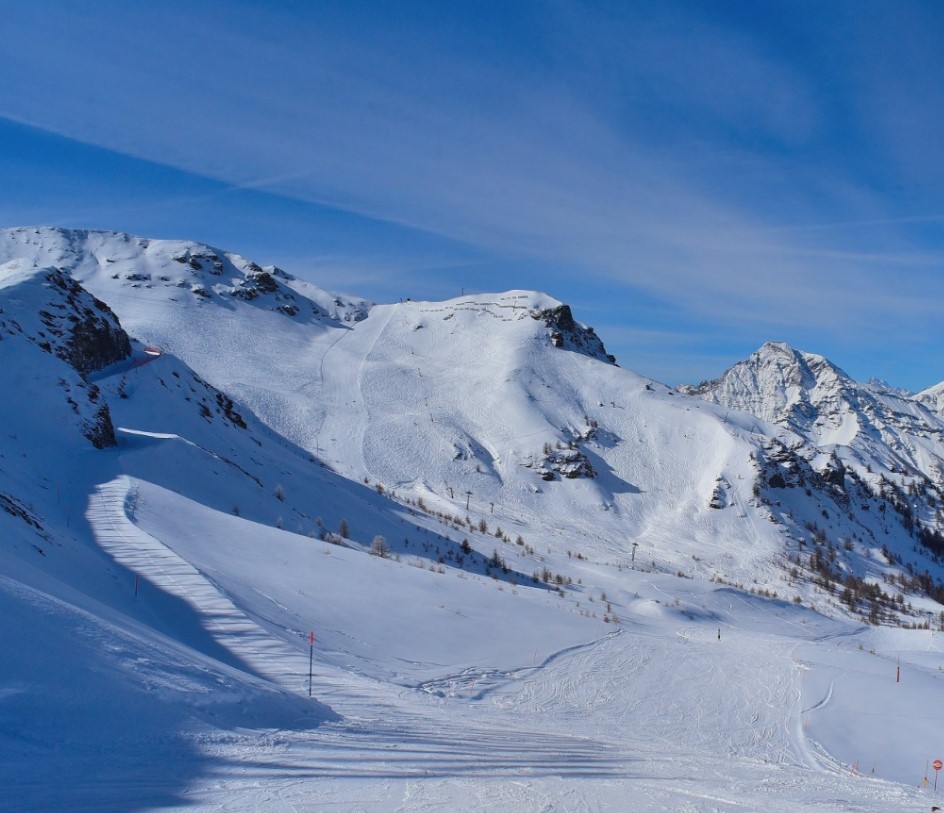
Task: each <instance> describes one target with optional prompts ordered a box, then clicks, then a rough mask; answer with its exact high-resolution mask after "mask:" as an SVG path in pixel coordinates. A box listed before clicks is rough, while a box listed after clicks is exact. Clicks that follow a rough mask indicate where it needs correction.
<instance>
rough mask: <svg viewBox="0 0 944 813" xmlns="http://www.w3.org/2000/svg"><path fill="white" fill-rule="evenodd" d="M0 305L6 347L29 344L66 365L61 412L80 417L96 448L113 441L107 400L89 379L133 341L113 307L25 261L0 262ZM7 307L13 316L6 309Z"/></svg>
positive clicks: (49, 270)
mask: <svg viewBox="0 0 944 813" xmlns="http://www.w3.org/2000/svg"><path fill="white" fill-rule="evenodd" d="M0 303H2V305H0V340H5V341H6V342H7V349H9V351H10V352H15V348H16V346H17V345H18V343H21V342H27V343H28V344H29V345H31V346H32V347H33V348H35V349H36V350H38V351H41V352H42V353H46V354H48V355H50V356H53V357H55V358H57V359H59V360H60V361H62V362H64V363H65V364H66V365H68V367H69V368H71V370H72V371H74V373H75V375H71V376H65V375H64V376H61V377H60V378H59V381H58V386H59V388H60V389H61V390H62V397H63V398H64V402H65V404H64V406H65V411H64V415H71V416H72V420H77V421H78V424H79V427H80V431H81V432H82V434H83V435H84V436H85V437H86V438H87V439H88V440H89V442H91V443H92V445H94V446H95V447H96V448H99V449H101V448H105V447H108V446H114V445H116V439H115V429H114V426H113V425H112V422H111V415H110V412H109V409H108V404H107V403H105V402H104V400H103V399H102V398H101V397H100V392H99V389H98V387H97V386H95V384H93V383H90V382H89V380H88V376H89V374H90V373H94V372H97V371H98V370H102V369H104V368H105V367H108V366H110V365H112V364H115V363H117V362H120V361H122V360H125V359H129V358H130V356H131V340H130V339H129V338H128V334H127V333H126V332H125V331H124V329H123V328H122V327H121V324H120V323H119V322H118V318H117V317H116V316H115V314H114V313H113V312H112V311H111V309H110V308H109V307H108V306H107V305H105V303H103V302H101V301H100V300H98V299H96V298H95V297H94V296H92V295H91V294H90V293H89V292H88V291H86V290H85V289H84V288H83V287H82V286H81V285H79V283H77V282H76V281H75V280H73V279H71V278H70V277H69V276H67V275H66V274H64V273H63V272H62V271H61V270H59V269H56V268H44V269H34V268H30V267H29V266H28V265H27V264H25V263H8V264H6V265H4V266H0ZM11 305H13V306H15V312H16V317H15V318H14V316H13V315H12V314H8V313H7V312H6V311H7V309H8V308H9V307H10V306H11ZM22 406H23V408H24V409H27V410H28V409H29V408H30V405H29V404H27V403H23V404H22Z"/></svg>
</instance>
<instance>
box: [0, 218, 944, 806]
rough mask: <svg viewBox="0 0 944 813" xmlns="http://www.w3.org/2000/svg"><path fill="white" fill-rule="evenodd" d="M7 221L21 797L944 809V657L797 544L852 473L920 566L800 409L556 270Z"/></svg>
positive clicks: (14, 756)
mask: <svg viewBox="0 0 944 813" xmlns="http://www.w3.org/2000/svg"><path fill="white" fill-rule="evenodd" d="M0 245H2V250H0V256H2V257H3V259H4V260H5V261H7V262H10V263H12V264H10V265H6V266H3V267H2V268H0V307H2V308H3V314H2V315H0V319H2V320H3V322H4V326H3V329H4V333H3V338H2V340H0V362H2V364H0V376H2V380H3V386H4V389H5V391H6V392H8V393H12V394H13V397H11V398H7V399H4V400H3V402H2V404H0V410H2V413H0V418H2V420H3V426H4V434H3V436H2V439H0V440H2V442H0V499H2V500H3V501H4V502H3V505H2V507H3V508H4V509H5V510H4V511H2V512H0V534H2V537H0V538H2V540H3V544H2V546H0V573H2V577H0V606H2V609H3V617H4V619H5V621H4V624H3V625H2V626H0V633H2V643H3V645H4V650H5V652H6V653H8V657H6V658H5V659H4V660H3V661H2V664H0V719H2V720H3V726H2V727H0V756H2V759H0V766H2V767H0V779H2V781H3V783H4V787H5V788H8V789H12V799H13V801H12V804H11V805H10V808H11V809H18V810H48V809H57V808H58V809H87V810H129V809H139V810H151V809H167V808H183V807H189V808H192V809H206V810H210V809H220V808H224V809H227V810H256V809H292V808H295V809H304V808H306V807H308V808H316V809H320V808H322V807H324V806H326V805H333V806H334V807H335V808H336V809H342V810H349V809H351V810H355V809H356V810H378V811H386V810H422V811H425V810H433V809H451V810H509V809H516V810H544V809H564V810H570V809H613V810H622V809H633V810H642V811H645V810H652V811H655V810H675V809H691V810H706V811H707V810H724V811H729V810H731V811H733V810H743V809H770V810H784V811H785V810H796V809H801V808H807V809H816V810H825V811H832V810H836V811H838V810H852V809H854V810H866V811H871V810H874V811H879V810H888V809H921V807H922V806H925V798H926V797H925V796H924V795H923V794H924V791H922V790H916V789H915V788H914V784H915V783H916V782H917V780H918V779H920V773H921V772H922V770H923V766H924V762H925V761H926V760H927V759H928V758H929V757H933V755H934V748H935V747H936V745H935V743H936V739H935V738H936V736H937V735H936V730H937V727H936V726H935V725H934V718H933V715H931V716H929V715H928V714H927V713H926V711H925V710H926V708H928V707H929V706H932V705H933V700H934V698H935V697H936V696H937V693H938V692H939V690H940V687H941V683H940V680H941V677H940V674H941V673H940V667H941V666H944V657H942V653H941V651H940V649H939V647H938V645H937V643H936V641H935V640H934V638H932V637H931V634H930V633H929V632H928V631H926V630H894V629H887V628H884V629H883V628H879V629H870V628H867V627H865V626H864V625H863V624H862V623H861V622H860V621H857V620H855V619H854V618H853V616H852V614H851V613H848V612H847V611H845V610H844V609H841V608H838V607H837V604H836V600H835V598H833V597H830V596H827V595H826V594H825V593H824V592H823V591H822V590H821V589H820V588H818V587H816V586H815V585H814V584H812V583H811V582H810V581H809V580H807V579H803V578H800V579H796V578H795V577H793V576H791V575H790V573H789V567H790V561H789V560H788V557H790V556H792V555H793V553H794V552H795V551H796V550H798V542H797V540H796V538H795V537H796V536H797V532H798V529H800V528H802V527H803V522H804V520H808V519H811V518H813V517H820V516H821V512H822V510H823V509H824V507H826V506H828V508H829V511H830V512H831V521H834V522H840V524H843V527H844V528H847V529H848V528H853V527H854V528H856V529H857V531H859V532H860V533H861V541H857V542H856V543H855V545H854V546H853V550H852V551H843V554H842V555H843V562H846V561H847V560H848V566H849V567H853V566H855V567H860V568H861V572H863V573H866V572H867V573H872V574H873V576H874V577H875V578H880V577H881V574H882V573H884V572H886V571H891V570H893V569H894V568H893V565H892V564H890V563H888V562H884V561H882V560H881V558H880V555H878V551H879V548H880V542H879V541H877V538H878V535H880V534H882V533H883V528H882V524H881V523H885V525H886V526H888V525H889V522H890V520H885V519H883V520H881V522H879V521H878V520H877V519H876V516H875V514H876V512H875V511H871V512H869V511H866V510H865V509H863V508H862V507H861V505H859V506H858V507H855V508H853V507H851V506H849V505H846V504H844V503H843V500H844V499H845V498H848V496H849V494H848V493H847V492H850V491H851V490H852V489H853V488H854V482H853V481H851V480H846V479H841V478H836V477H833V478H832V479H833V482H832V483H830V482H828V481H824V483H822V484H819V485H817V490H816V491H813V490H812V489H811V494H812V495H813V496H811V497H808V498H807V495H806V492H805V490H804V489H803V488H792V489H789V488H786V487H785V488H779V489H778V488H776V487H775V486H771V485H769V480H771V479H773V474H774V473H778V474H781V477H783V478H784V479H791V478H795V477H797V476H798V474H801V475H802V476H804V477H806V478H807V481H806V482H807V483H809V484H812V483H813V478H814V475H815V476H821V475H820V473H819V472H821V471H826V472H827V474H828V466H825V465H819V461H817V464H818V468H817V469H813V468H812V467H810V465H809V464H808V463H805V460H806V459H805V458H804V457H802V455H800V456H797V455H796V450H795V449H794V447H793V446H792V445H790V444H792V443H793V442H794V440H796V439H797V436H796V435H795V434H793V433H791V432H788V431H786V430H783V431H781V430H778V429H776V428H774V427H770V426H768V425H766V424H764V425H763V426H759V425H758V422H757V420H756V419H754V418H752V417H750V416H747V415H744V414H741V413H739V414H733V413H730V414H728V411H727V410H726V409H725V408H720V407H716V406H714V405H711V404H706V403H702V402H700V401H697V400H694V399H689V398H685V397H683V396H681V395H679V394H677V393H674V392H673V391H671V390H669V389H668V388H666V387H664V386H662V385H660V384H657V383H655V382H651V381H648V380H646V379H643V378H641V377H639V376H637V375H635V374H633V373H631V372H629V371H626V370H623V369H621V368H619V367H616V366H615V365H614V364H613V363H612V359H610V358H609V357H608V356H607V354H606V352H605V350H604V348H603V345H602V342H600V340H599V339H598V338H597V337H596V336H595V335H594V334H593V333H592V331H590V330H589V329H586V328H584V327H583V326H581V325H580V324H579V323H577V322H575V321H573V319H572V317H571V315H570V312H569V309H567V308H566V306H563V305H562V304H561V303H559V302H557V301H556V300H554V299H553V298H551V297H549V296H546V295H544V294H538V293H533V292H523V291H512V292H508V293H505V294H492V295H477V296H474V297H463V298H459V299H456V300H452V301H450V302H445V303H418V302H406V303H398V304H391V305H376V306H370V305H369V304H368V303H364V302H362V301H360V300H356V299H351V298H350V297H336V296H334V295H330V294H326V293H324V292H321V291H319V290H318V289H316V288H314V286H308V285H307V284H303V283H301V282H299V281H297V280H291V279H289V278H288V277H287V276H285V275H283V274H280V273H276V272H275V270H274V269H273V270H271V271H262V272H260V271H258V270H254V268H253V266H252V265H251V264H250V263H249V262H248V261H245V260H242V259H240V258H236V257H234V256H233V255H230V254H226V253H225V252H220V251H217V250H214V249H209V248H207V247H202V246H198V245H196V244H186V243H171V242H166V243H165V242H161V241H147V240H143V239H139V238H132V237H128V236H125V235H114V234H104V233H95V232H64V231H58V230H34V229H21V230H12V231H9V232H6V233H4V235H3V238H2V240H0ZM214 258H216V260H217V261H218V262H219V264H220V265H222V269H217V264H216V262H214ZM191 261H192V262H191ZM194 265H196V266H198V267H196V268H195V267H194ZM56 268H62V269H65V271H66V272H68V273H63V272H60V271H57V270H55V269H56ZM256 268H258V267H256ZM50 269H52V270H50ZM211 269H212V270H211ZM217 270H219V272H220V273H219V274H216V273H214V272H215V271H217ZM116 274H117V278H116V276H115V275H116ZM263 274H265V275H268V276H267V278H266V277H264V276H263ZM73 275H74V276H73ZM146 275H149V279H148V278H145V277H146ZM178 275H179V276H178ZM136 277H140V278H136ZM162 277H167V279H166V280H164V279H162ZM72 279H75V280H80V281H81V283H82V286H87V287H88V290H89V291H92V292H93V293H94V294H95V296H97V297H98V298H99V299H100V300H102V301H104V302H107V303H108V305H109V307H110V308H111V310H112V311H113V312H114V313H111V314H110V313H109V312H108V311H107V310H105V309H104V307H103V306H102V307H100V306H99V305H96V303H95V300H94V299H93V297H92V296H90V294H89V293H87V292H86V290H85V289H84V287H81V288H80V287H78V286H76V287H73V286H72V285H70V284H69V283H70V280H72ZM270 280H271V283H270ZM180 282H185V283H186V284H185V285H180ZM199 286H202V287H203V289H204V290H203V292H202V293H201V292H195V291H194V287H199ZM273 286H274V288H273ZM249 289H252V290H255V291H257V293H255V294H251V295H250V294H246V295H244V294H240V293H238V292H239V291H246V290H249ZM261 289H265V290H261ZM63 292H64V293H63ZM234 292H235V293H234ZM57 305H58V306H62V307H61V308H58V307H57ZM283 306H286V307H283ZM288 306H291V307H288ZM293 308H294V309H297V310H295V312H294V313H293V312H290V311H291V310H292V309H293ZM332 308H333V309H332ZM42 311H45V312H47V313H49V314H53V315H54V316H56V318H55V319H52V320H50V319H48V318H47V317H43V316H42V313H41V312H42ZM87 311H88V312H91V314H92V315H93V316H94V315H95V314H96V313H97V314H98V315H99V316H98V321H97V322H96V324H98V325H99V327H100V328H103V329H104V328H108V329H107V330H103V331H99V332H98V333H97V334H96V335H99V336H101V335H103V334H108V335H110V336H111V341H104V340H103V342H102V344H103V345H104V346H111V345H114V347H115V348H117V352H115V353H114V354H113V355H112V356H108V357H107V358H106V357H105V356H104V355H103V356H101V357H96V359H97V360H95V361H94V362H93V363H89V362H87V361H83V359H87V358H89V356H88V354H79V355H77V354H76V353H74V352H71V351H70V348H73V343H70V341H69V332H68V331H66V330H64V327H65V326H66V325H67V324H68V325H74V324H78V323H81V322H83V318H82V317H83V316H88V313H87ZM58 314H61V316H59V315H58ZM70 314H72V315H75V316H76V317H77V319H78V321H77V322H73V320H72V319H70V318H69V315H70ZM115 314H117V316H115ZM119 320H120V323H119ZM47 323H48V324H47ZM50 325H52V327H54V328H55V329H56V330H60V329H62V335H58V336H57V335H54V336H53V339H54V340H52V339H51V340H50V341H49V346H48V347H43V346H42V345H43V343H44V342H45V341H46V340H47V339H49V333H50V331H51V328H50ZM126 330H127V334H126V333H125V332H124V331H126ZM41 333H44V334H46V335H40V334H41ZM128 334H130V336H131V337H132V339H133V340H135V341H131V342H130V343H129V344H128V345H127V346H126V345H125V344H124V341H127V340H128ZM142 342H146V343H147V344H150V345H156V346H157V347H159V348H160V351H162V352H160V354H158V351H154V350H152V351H151V353H147V352H145V351H144V345H143V344H142ZM96 346H97V343H96ZM105 406H107V416H108V422H109V425H110V426H111V429H112V431H113V438H114V443H113V444H112V443H96V442H95V440H96V438H99V437H100V433H95V432H90V431H89V425H90V423H91V425H92V426H95V425H96V423H95V422H96V420H98V421H100V422H101V423H104V418H102V417H100V416H101V415H104V414H106V413H105V412H104V411H103V409H104V407H105ZM97 416H99V417H97ZM758 429H761V430H763V431H758ZM90 435H91V437H90ZM777 444H781V445H782V448H780V447H778V446H777ZM804 464H805V465H806V468H803V466H804ZM775 468H776V471H774V469H775ZM840 479H841V483H842V488H840V487H839V485H837V481H840ZM755 486H757V487H760V496H756V495H755V493H754V492H755ZM788 492H789V498H788V497H787V494H788ZM774 493H776V494H777V496H778V497H780V499H777V500H775V499H773V497H772V496H771V495H773V494H774ZM863 500H865V498H863ZM467 506H468V507H467ZM843 511H849V512H850V513H851V514H852V518H851V519H850V518H848V517H845V514H843V517H845V518H840V516H839V514H840V513H842V512H843ZM788 514H789V516H788ZM833 514H835V516H833ZM771 520H774V521H771ZM824 524H825V523H824ZM342 529H343V530H344V531H345V533H344V538H342V537H341V535H340V531H341V530H342ZM499 529H500V531H499ZM896 533H897V531H896ZM869 534H872V537H871V538H869V537H868V535H869ZM377 536H383V537H384V538H385V544H384V546H385V547H386V548H387V549H388V550H389V556H387V557H381V556H372V555H370V554H369V553H368V552H367V551H368V549H369V548H370V547H371V544H372V542H373V541H374V539H375V537H377ZM322 537H323V538H322ZM519 537H520V543H519V542H518V538H519ZM463 542H466V543H467V544H466V545H463V544H462V543H463ZM335 543H340V544H335ZM634 543H635V544H634ZM809 544H810V545H811V546H813V545H814V544H815V543H813V542H812V541H810V543H809ZM823 550H825V548H824V549H823ZM532 573H536V574H537V576H538V577H539V578H538V580H537V581H535V580H533V579H532V578H530V575H531V574H532ZM693 577H694V578H693ZM545 580H547V581H549V582H550V584H547V583H545ZM721 581H726V582H740V583H741V584H742V585H743V586H744V589H740V588H735V587H731V586H727V585H725V584H721V583H720V582H721ZM772 587H773V588H776V589H778V590H779V591H781V595H783V596H785V597H786V599H787V600H783V599H771V598H769V597H763V596H760V595H752V594H751V593H750V592H748V589H749V588H754V589H755V590H761V589H764V590H765V591H766V590H769V589H770V588H772ZM787 591H789V592H787ZM794 593H796V594H797V595H798V596H799V597H800V598H801V599H802V601H803V605H800V604H797V603H795V602H793V601H792V600H790V599H791V598H792V596H793V594H794ZM911 599H912V600H914V601H915V602H916V606H915V608H914V609H915V613H921V612H934V613H936V612H939V610H940V606H939V605H936V604H934V603H933V602H931V601H929V600H927V599H924V600H920V601H919V599H918V598H916V597H915V596H911ZM811 604H813V605H815V606H817V607H819V608H820V609H822V610H825V611H827V612H828V613H829V614H830V615H831V616H832V618H831V619H830V618H826V617H824V616H822V615H820V614H818V613H817V612H815V611H814V610H813V609H811V607H810V605H811ZM910 617H914V616H910ZM310 631H314V632H315V635H316V641H315V648H314V652H313V653H312V654H314V667H315V668H314V675H313V680H312V684H311V690H312V694H313V696H314V697H313V699H311V700H309V698H308V691H309V683H308V664H309V661H308V657H309V647H308V634H309V632H310ZM37 639H39V640H41V641H42V642H44V643H45V644H46V646H37V645H36V644H37ZM859 644H862V648H861V649H860V648H859ZM873 653H874V654H873ZM897 657H900V658H901V661H902V665H901V674H902V676H903V683H902V684H901V685H899V684H896V683H894V678H893V677H889V676H890V675H893V674H894V669H895V667H896V658H897ZM883 678H884V679H883ZM901 687H906V688H907V693H903V692H902V690H901ZM50 698H52V699H50ZM863 704H865V705H866V706H868V707H870V708H882V707H886V706H887V707H888V708H894V709H895V715H896V719H898V720H902V719H913V718H916V717H918V716H919V715H923V718H924V719H926V720H927V723H926V724H925V723H922V724H921V725H920V726H912V727H910V728H906V729H904V730H899V729H894V728H893V727H892V726H889V725H886V724H885V722H884V720H879V719H878V716H869V715H868V714H864V713H863ZM849 732H854V736H850V735H849ZM855 762H858V763H859V770H860V772H861V773H868V772H869V771H871V769H872V767H873V766H874V767H875V769H876V771H875V772H876V775H877V776H878V777H881V779H871V778H866V777H863V776H860V775H853V774H852V773H851V771H850V768H851V766H852V765H853V763H855ZM886 780H891V781H886ZM895 783H906V784H895ZM906 785H907V786H906Z"/></svg>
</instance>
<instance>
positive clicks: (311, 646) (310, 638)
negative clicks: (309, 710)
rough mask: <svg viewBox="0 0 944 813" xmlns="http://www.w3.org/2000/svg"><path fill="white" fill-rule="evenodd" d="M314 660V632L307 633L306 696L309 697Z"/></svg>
mask: <svg viewBox="0 0 944 813" xmlns="http://www.w3.org/2000/svg"><path fill="white" fill-rule="evenodd" d="M314 662H315V633H314V632H309V633H308V696H309V697H311V672H312V666H313V665H314Z"/></svg>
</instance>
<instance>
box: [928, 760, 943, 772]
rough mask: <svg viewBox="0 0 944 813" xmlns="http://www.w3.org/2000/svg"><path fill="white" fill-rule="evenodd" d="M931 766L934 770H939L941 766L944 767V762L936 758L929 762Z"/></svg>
mask: <svg viewBox="0 0 944 813" xmlns="http://www.w3.org/2000/svg"><path fill="white" fill-rule="evenodd" d="M931 767H932V768H934V770H935V771H939V770H941V768H944V762H941V760H939V759H936V760H934V762H932V763H931Z"/></svg>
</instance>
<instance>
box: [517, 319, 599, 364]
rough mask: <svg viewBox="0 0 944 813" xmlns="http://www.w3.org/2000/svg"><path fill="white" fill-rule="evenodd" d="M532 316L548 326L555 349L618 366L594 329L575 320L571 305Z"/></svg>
mask: <svg viewBox="0 0 944 813" xmlns="http://www.w3.org/2000/svg"><path fill="white" fill-rule="evenodd" d="M531 315H532V316H533V317H534V318H535V319H537V320H538V321H541V322H544V324H545V325H547V326H548V328H549V329H550V337H551V342H552V343H553V345H554V346H555V347H560V348H562V349H564V350H573V351H575V352H577V353H583V354H584V355H586V356H590V357H592V358H595V359H599V360H600V361H608V362H609V363H610V364H616V357H615V356H612V355H610V354H609V353H607V352H606V348H605V347H604V346H603V342H602V341H601V340H600V337H599V336H597V334H596V333H595V332H594V330H593V328H592V327H587V326H586V325H582V324H580V323H579V322H578V321H576V320H575V319H574V315H573V313H572V312H571V310H570V305H559V306H557V307H555V308H546V309H544V310H538V311H534V312H533V313H532V314H531Z"/></svg>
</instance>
